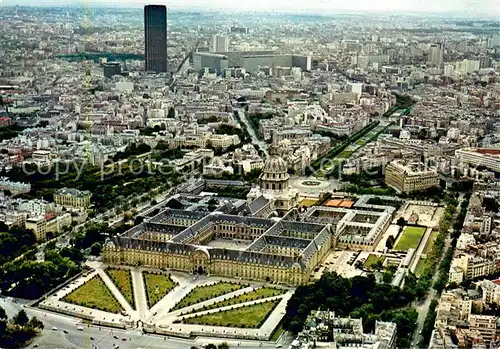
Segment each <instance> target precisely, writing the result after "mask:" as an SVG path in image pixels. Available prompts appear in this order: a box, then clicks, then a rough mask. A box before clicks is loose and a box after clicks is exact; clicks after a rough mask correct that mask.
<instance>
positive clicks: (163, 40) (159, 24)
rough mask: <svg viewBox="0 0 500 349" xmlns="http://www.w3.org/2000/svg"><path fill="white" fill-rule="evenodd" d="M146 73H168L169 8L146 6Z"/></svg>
mask: <svg viewBox="0 0 500 349" xmlns="http://www.w3.org/2000/svg"><path fill="white" fill-rule="evenodd" d="M144 33H145V44H146V47H145V50H144V53H145V56H146V71H154V72H158V73H160V72H166V71H167V8H166V7H165V6H164V5H147V6H144Z"/></svg>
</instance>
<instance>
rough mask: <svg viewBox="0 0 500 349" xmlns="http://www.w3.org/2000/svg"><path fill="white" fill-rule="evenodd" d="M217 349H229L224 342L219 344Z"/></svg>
mask: <svg viewBox="0 0 500 349" xmlns="http://www.w3.org/2000/svg"><path fill="white" fill-rule="evenodd" d="M217 349H229V344H227V343H226V342H224V343H221V344H219V345H218V346H217Z"/></svg>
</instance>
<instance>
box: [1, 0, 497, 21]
mask: <svg viewBox="0 0 500 349" xmlns="http://www.w3.org/2000/svg"><path fill="white" fill-rule="evenodd" d="M0 2H1V3H2V5H3V6H15V5H20V6H46V7H50V6H64V5H66V6H82V5H83V6H90V7H107V6H109V7H123V8H126V7H142V6H144V5H147V4H164V5H166V6H167V7H169V8H171V9H179V10H180V9H185V10H190V9H193V10H217V9H220V10H241V11H257V12H258V11H278V12H279V11H283V12H298V13H303V12H309V13H323V14H327V13H334V12H357V13H363V12H366V13H374V12H377V13H415V14H461V15H464V16H470V17H477V16H484V17H499V16H500V1H496V0H454V1H450V0H444V1H435V0H358V1H356V2H346V1H342V0H310V1H306V2H304V1H298V0H288V1H287V0H275V1H272V2H269V1H268V0H254V1H253V2H249V1H243V0H233V1H230V0H217V1H213V0H212V1H208V0H170V1H162V0H159V1H149V0H49V1H39V0H3V1H2V0H0ZM304 5H305V6H304Z"/></svg>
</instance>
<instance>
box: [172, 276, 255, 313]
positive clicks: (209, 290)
mask: <svg viewBox="0 0 500 349" xmlns="http://www.w3.org/2000/svg"><path fill="white" fill-rule="evenodd" d="M247 286H248V285H242V284H239V283H231V282H222V281H220V282H218V283H216V284H212V285H206V286H198V287H196V288H194V289H193V290H191V292H189V293H188V294H187V295H186V296H185V297H184V298H182V299H181V300H180V301H179V303H177V304H176V305H175V306H174V307H173V308H172V310H177V309H181V308H184V307H189V306H190V305H193V304H196V303H200V302H204V301H206V300H209V299H212V298H215V297H219V296H222V295H225V294H227V293H231V292H234V291H237V290H240V289H242V288H245V287H247Z"/></svg>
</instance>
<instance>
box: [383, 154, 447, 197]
mask: <svg viewBox="0 0 500 349" xmlns="http://www.w3.org/2000/svg"><path fill="white" fill-rule="evenodd" d="M385 183H386V184H387V185H388V186H390V187H392V188H394V189H395V190H396V191H397V192H399V193H406V194H408V193H412V192H416V191H422V190H425V189H428V188H432V187H437V186H439V177H438V173H437V170H435V169H427V168H424V166H423V164H422V163H409V164H407V163H405V162H404V161H402V160H395V161H392V162H391V163H390V164H388V165H387V166H386V168H385Z"/></svg>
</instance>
